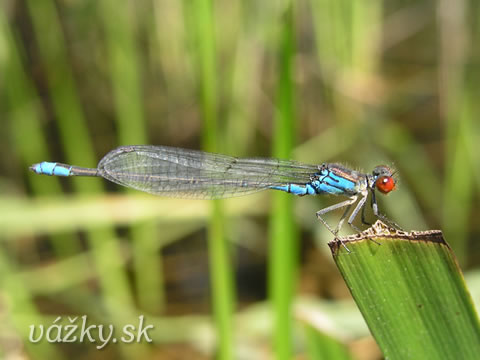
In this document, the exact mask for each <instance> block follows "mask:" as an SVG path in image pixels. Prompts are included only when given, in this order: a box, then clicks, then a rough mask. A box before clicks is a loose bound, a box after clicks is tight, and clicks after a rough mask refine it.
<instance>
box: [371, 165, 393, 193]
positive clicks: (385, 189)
mask: <svg viewBox="0 0 480 360" xmlns="http://www.w3.org/2000/svg"><path fill="white" fill-rule="evenodd" d="M372 175H373V182H374V186H375V187H376V188H377V189H378V191H380V192H381V193H383V194H388V193H389V192H390V191H392V190H395V185H396V183H397V182H396V180H395V178H394V177H393V175H395V171H394V170H393V169H391V168H389V167H388V166H386V165H379V166H377V167H376V168H375V169H373V173H372Z"/></svg>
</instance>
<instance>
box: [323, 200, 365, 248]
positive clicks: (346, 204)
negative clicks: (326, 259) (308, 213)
mask: <svg viewBox="0 0 480 360" xmlns="http://www.w3.org/2000/svg"><path fill="white" fill-rule="evenodd" d="M356 201H357V196H352V197H351V198H350V199H348V200H345V201H342V202H339V203H338V204H334V205H332V206H328V207H326V208H325V209H321V210H319V211H317V213H316V215H317V218H318V219H319V220H320V221H321V222H322V223H323V225H325V227H326V228H327V229H328V230H329V231H330V232H331V233H332V234H333V235H334V236H335V237H337V234H338V232H339V231H340V228H341V227H342V224H343V221H344V220H345V218H346V217H347V214H348V211H349V210H350V207H351V206H352V204H354V203H355V202H356ZM343 207H347V208H346V209H345V212H344V213H343V215H342V217H341V219H340V222H339V223H338V225H337V226H336V227H335V230H333V229H332V228H331V227H330V225H328V223H327V221H326V220H325V219H324V218H323V217H322V216H323V215H325V214H326V213H329V212H330V211H333V210H337V209H341V208H343ZM340 242H341V243H342V245H343V247H344V248H345V249H346V250H347V251H348V252H350V250H349V249H348V248H347V247H346V246H345V244H344V243H343V241H341V240H340Z"/></svg>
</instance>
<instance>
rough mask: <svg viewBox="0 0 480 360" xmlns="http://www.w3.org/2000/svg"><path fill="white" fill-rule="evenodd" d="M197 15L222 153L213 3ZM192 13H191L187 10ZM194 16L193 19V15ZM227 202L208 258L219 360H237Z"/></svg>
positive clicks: (209, 124)
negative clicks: (226, 228) (225, 216)
mask: <svg viewBox="0 0 480 360" xmlns="http://www.w3.org/2000/svg"><path fill="white" fill-rule="evenodd" d="M187 7H188V8H189V9H190V10H192V14H195V16H193V18H190V20H191V26H192V35H193V38H194V39H195V40H196V43H195V51H196V53H195V56H196V57H197V62H198V69H197V71H198V81H199V87H200V104H201V110H202V116H203V120H204V122H203V124H204V131H203V143H204V148H205V149H206V150H207V151H211V152H218V151H219V149H221V147H222V144H221V139H222V137H221V136H219V135H220V133H219V128H220V127H219V121H218V116H217V111H218V104H219V100H218V95H219V94H218V90H217V81H218V80H217V75H216V74H217V71H218V68H217V66H218V65H217V61H216V56H217V55H216V43H215V36H216V32H215V25H214V24H215V13H214V6H213V2H212V1H204V0H195V1H193V2H191V4H189V5H188V6H187ZM187 11H188V10H187ZM190 16H191V15H190ZM223 209H224V207H223V202H222V201H220V200H215V201H213V202H212V213H211V217H210V223H209V226H208V256H209V264H210V270H209V271H210V283H211V292H212V308H213V313H214V317H215V327H216V332H217V339H218V340H217V341H218V350H217V356H216V358H217V359H221V360H227V359H232V358H233V352H234V349H233V311H234V308H235V296H234V284H233V273H232V268H233V266H232V262H231V258H230V249H229V243H228V241H227V239H226V237H225V231H224V221H225V220H224V219H225V218H224V216H223V213H224V210H223Z"/></svg>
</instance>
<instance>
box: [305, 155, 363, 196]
mask: <svg viewBox="0 0 480 360" xmlns="http://www.w3.org/2000/svg"><path fill="white" fill-rule="evenodd" d="M318 170H319V171H318V172H317V173H315V174H314V175H313V176H312V182H311V183H312V185H313V186H316V188H317V193H329V194H333V195H347V196H348V195H355V194H358V193H359V192H362V191H364V190H366V189H367V187H368V185H367V177H366V175H365V174H363V173H361V172H359V171H355V170H352V169H349V168H347V167H345V166H343V165H341V164H329V163H324V164H322V165H320V166H319V167H318Z"/></svg>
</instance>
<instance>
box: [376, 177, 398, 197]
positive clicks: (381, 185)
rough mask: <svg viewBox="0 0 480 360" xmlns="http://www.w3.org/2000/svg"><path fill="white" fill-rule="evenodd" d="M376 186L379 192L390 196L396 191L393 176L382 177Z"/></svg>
mask: <svg viewBox="0 0 480 360" xmlns="http://www.w3.org/2000/svg"><path fill="white" fill-rule="evenodd" d="M375 186H376V188H377V189H378V191H380V192H382V193H384V194H388V193H389V192H390V191H392V190H395V179H394V178H393V177H392V176H381V177H379V178H378V179H377V181H376V182H375Z"/></svg>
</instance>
